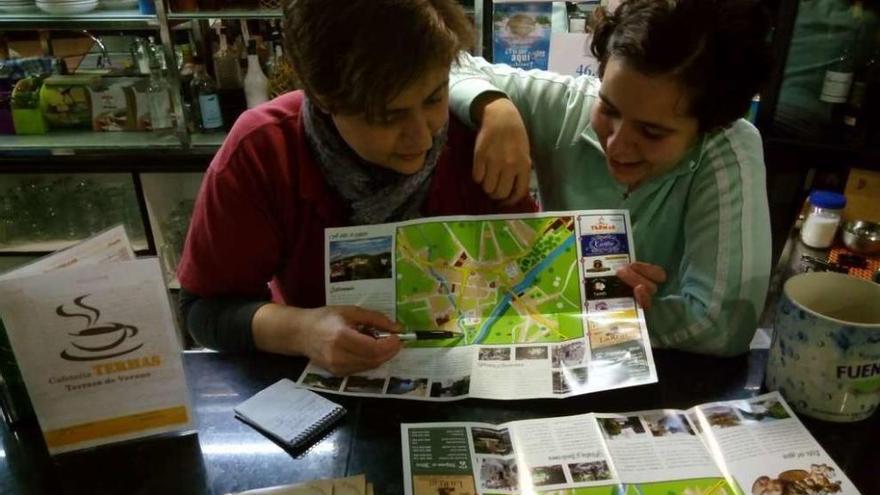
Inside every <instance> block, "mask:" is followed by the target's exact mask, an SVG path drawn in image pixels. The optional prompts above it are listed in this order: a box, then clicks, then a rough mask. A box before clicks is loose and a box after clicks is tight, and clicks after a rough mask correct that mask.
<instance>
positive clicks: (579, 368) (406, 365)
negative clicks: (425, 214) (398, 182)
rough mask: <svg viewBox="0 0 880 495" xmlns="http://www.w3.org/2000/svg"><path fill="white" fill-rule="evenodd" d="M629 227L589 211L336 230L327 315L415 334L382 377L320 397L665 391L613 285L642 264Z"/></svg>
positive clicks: (329, 243) (628, 299) (367, 376)
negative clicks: (342, 314)
mask: <svg viewBox="0 0 880 495" xmlns="http://www.w3.org/2000/svg"><path fill="white" fill-rule="evenodd" d="M631 232H632V228H631V226H630V220H629V214H628V212H627V211H624V210H596V211H592V210H584V211H571V212H543V213H533V214H514V215H487V216H470V217H464V216H457V217H436V218H430V219H419V220H411V221H406V222H399V223H392V224H381V225H368V226H360V227H346V228H334V229H327V231H326V234H325V259H326V260H327V266H326V268H325V272H326V273H325V277H326V279H325V282H326V285H325V291H326V301H327V304H331V305H332V304H339V305H358V306H362V307H365V308H368V309H372V310H376V311H379V312H381V313H384V314H386V315H388V316H389V317H390V318H391V319H393V320H396V321H398V322H400V323H401V324H402V325H403V326H404V328H405V331H406V332H413V331H423V330H445V331H449V332H453V334H454V337H453V338H450V339H445V340H416V341H408V342H405V347H404V349H403V350H401V352H400V353H399V354H398V355H397V356H396V357H394V358H393V359H391V360H390V361H388V362H387V363H385V364H384V365H382V366H381V367H379V368H377V369H374V370H370V371H367V372H362V373H359V374H356V375H352V376H348V377H336V376H333V375H332V374H331V373H329V372H328V371H326V370H323V369H321V368H319V367H317V366H315V365H314V364H311V363H310V364H309V365H308V366H307V367H306V369H305V370H304V371H303V373H302V375H301V376H300V377H299V379H298V383H299V384H300V385H302V386H305V387H308V388H312V389H314V390H319V391H325V392H334V393H341V394H349V395H361V396H381V397H391V398H401V399H414V400H434V401H448V400H457V399H464V398H468V397H474V398H484V399H528V398H564V397H569V396H573V395H581V394H587V393H591V392H597V391H600V390H609V389H615V388H622V387H630V386H635V385H643V384H647V383H654V382H656V381H657V373H656V369H655V367H654V359H653V356H652V353H651V346H650V341H649V339H648V332H647V327H646V325H645V317H644V313H643V312H642V310H641V309H640V308H638V307H637V305H636V303H635V299H634V297H633V293H632V290H631V288H630V287H629V286H627V285H626V284H625V283H623V282H622V281H621V280H620V279H619V278H617V276H616V275H615V273H616V269H617V268H618V267H621V266H623V265H626V264H627V263H630V262H632V261H634V260H635V253H634V250H633V242H632V236H631Z"/></svg>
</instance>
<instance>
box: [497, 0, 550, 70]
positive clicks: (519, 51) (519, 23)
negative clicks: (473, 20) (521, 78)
mask: <svg viewBox="0 0 880 495" xmlns="http://www.w3.org/2000/svg"><path fill="white" fill-rule="evenodd" d="M493 9H494V10H493V18H492V20H493V29H492V39H493V44H492V50H493V52H492V54H493V61H494V62H495V63H499V64H507V65H510V66H511V67H517V68H520V69H526V70H528V69H542V70H547V57H548V54H549V53H550V17H551V15H552V11H553V4H552V3H551V2H524V3H501V4H499V3H496V4H495V5H494V7H493Z"/></svg>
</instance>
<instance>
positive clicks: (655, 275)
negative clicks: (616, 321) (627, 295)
mask: <svg viewBox="0 0 880 495" xmlns="http://www.w3.org/2000/svg"><path fill="white" fill-rule="evenodd" d="M617 277H618V278H620V280H623V282H624V283H626V284H627V285H629V286H630V287H632V288H633V295H634V296H635V298H636V302H637V303H638V304H639V306H641V307H642V308H643V309H645V310H648V309H651V298H653V297H654V294H656V293H657V286H658V285H659V284H662V283H663V282H666V270H664V269H663V267H661V266H658V265H652V264H650V263H643V262H641V261H636V262H635V263H630V264H628V265H626V266H624V267H622V268H619V269H618V270H617Z"/></svg>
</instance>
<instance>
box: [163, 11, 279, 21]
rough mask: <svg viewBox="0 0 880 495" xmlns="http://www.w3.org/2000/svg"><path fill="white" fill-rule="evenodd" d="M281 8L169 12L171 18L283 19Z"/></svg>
mask: <svg viewBox="0 0 880 495" xmlns="http://www.w3.org/2000/svg"><path fill="white" fill-rule="evenodd" d="M283 16H284V13H283V12H282V11H281V9H257V10H214V11H199V12H168V19H169V20H195V19H281V18H282V17H283Z"/></svg>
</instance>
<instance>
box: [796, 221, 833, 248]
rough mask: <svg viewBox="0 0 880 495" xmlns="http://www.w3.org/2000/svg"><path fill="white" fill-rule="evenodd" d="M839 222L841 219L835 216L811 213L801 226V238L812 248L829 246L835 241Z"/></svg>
mask: <svg viewBox="0 0 880 495" xmlns="http://www.w3.org/2000/svg"><path fill="white" fill-rule="evenodd" d="M839 222H840V219H838V218H834V217H823V216H820V215H809V216H807V219H806V220H805V221H804V226H803V227H801V240H802V241H804V244H806V245H807V246H810V247H812V248H827V247H828V246H830V245H831V243H832V242H834V234H835V233H837V224H838V223H839Z"/></svg>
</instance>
